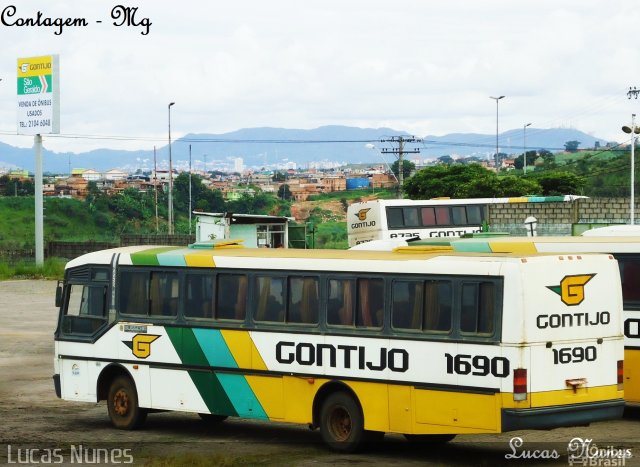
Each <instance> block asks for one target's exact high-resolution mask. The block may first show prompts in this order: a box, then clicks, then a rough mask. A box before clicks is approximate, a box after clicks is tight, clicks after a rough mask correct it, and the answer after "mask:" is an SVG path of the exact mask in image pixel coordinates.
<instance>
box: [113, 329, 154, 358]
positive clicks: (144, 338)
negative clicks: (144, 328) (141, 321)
mask: <svg viewBox="0 0 640 467" xmlns="http://www.w3.org/2000/svg"><path fill="white" fill-rule="evenodd" d="M158 337H160V336H158V335H156V334H136V335H135V336H133V339H132V340H130V341H122V342H123V343H124V344H125V345H126V346H127V347H129V348H130V349H131V352H132V353H133V355H135V356H136V357H138V358H147V357H148V356H149V355H151V343H152V342H153V341H155V340H156V339H157V338H158Z"/></svg>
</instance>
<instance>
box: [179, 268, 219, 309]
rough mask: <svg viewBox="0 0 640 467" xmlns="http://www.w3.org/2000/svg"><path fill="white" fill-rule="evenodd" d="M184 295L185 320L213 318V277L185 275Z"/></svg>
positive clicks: (209, 275) (208, 275) (207, 275)
mask: <svg viewBox="0 0 640 467" xmlns="http://www.w3.org/2000/svg"><path fill="white" fill-rule="evenodd" d="M186 295H187V296H186V297H185V309H184V314H185V316H186V317H187V318H213V275H211V274H187V277H186Z"/></svg>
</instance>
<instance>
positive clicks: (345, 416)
mask: <svg viewBox="0 0 640 467" xmlns="http://www.w3.org/2000/svg"><path fill="white" fill-rule="evenodd" d="M366 433H367V432H365V430H364V417H363V416H362V411H361V410H360V406H359V405H358V403H357V402H356V401H355V400H354V398H353V397H352V396H350V395H349V394H347V393H344V392H334V393H333V394H331V395H329V397H327V398H326V399H325V401H324V402H323V403H322V408H321V411H320V434H321V435H322V440H323V441H324V442H325V443H326V444H327V445H328V446H329V447H330V448H331V449H333V450H334V451H337V452H355V451H357V450H358V449H360V448H361V447H362V445H363V442H364V441H365V440H366Z"/></svg>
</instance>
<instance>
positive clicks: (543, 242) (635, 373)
mask: <svg viewBox="0 0 640 467" xmlns="http://www.w3.org/2000/svg"><path fill="white" fill-rule="evenodd" d="M594 232H596V231H595V230H594ZM594 235H595V234H594ZM426 243H428V242H417V243H413V245H416V246H415V247H408V248H409V249H411V248H414V249H419V248H420V247H421V246H424V244H426ZM438 243H439V244H440V246H449V247H451V248H452V249H453V250H454V251H457V252H466V253H471V252H482V253H483V254H487V253H490V252H496V253H514V252H516V253H520V254H525V253H554V254H558V253H565V254H569V255H576V254H579V253H584V252H587V253H610V254H612V255H613V256H614V257H615V258H616V259H617V260H618V265H619V275H620V279H621V283H622V299H623V308H624V334H625V352H624V354H625V355H624V359H625V391H624V393H625V400H626V402H627V404H629V405H636V406H640V237H638V236H607V237H598V236H588V237H495V238H463V239H455V240H448V241H444V240H443V241H439V242H438ZM421 244H422V245H421ZM431 245H433V244H431ZM571 327H572V328H573V329H576V330H577V328H576V327H575V325H573V326H571Z"/></svg>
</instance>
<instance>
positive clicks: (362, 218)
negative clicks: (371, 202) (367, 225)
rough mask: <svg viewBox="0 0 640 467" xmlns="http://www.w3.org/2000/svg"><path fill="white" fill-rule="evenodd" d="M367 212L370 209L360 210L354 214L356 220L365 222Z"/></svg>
mask: <svg viewBox="0 0 640 467" xmlns="http://www.w3.org/2000/svg"><path fill="white" fill-rule="evenodd" d="M369 211H371V208H366V209H360V210H359V211H358V213H357V214H356V216H358V220H359V221H366V220H367V213H368V212H369Z"/></svg>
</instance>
